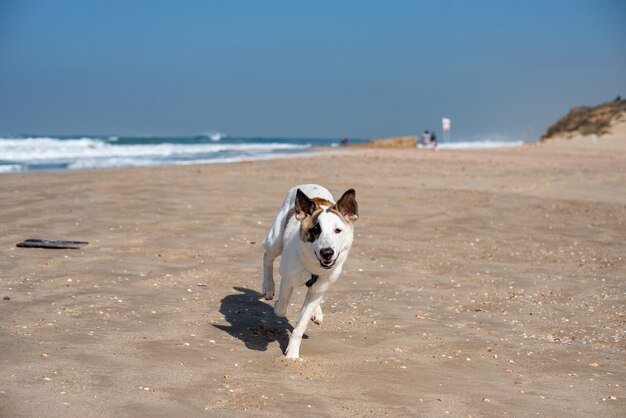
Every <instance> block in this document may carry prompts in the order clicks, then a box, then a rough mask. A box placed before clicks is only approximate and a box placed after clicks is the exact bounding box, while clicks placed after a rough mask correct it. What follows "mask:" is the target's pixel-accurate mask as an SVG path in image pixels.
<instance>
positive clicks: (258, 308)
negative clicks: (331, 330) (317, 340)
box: [213, 287, 306, 352]
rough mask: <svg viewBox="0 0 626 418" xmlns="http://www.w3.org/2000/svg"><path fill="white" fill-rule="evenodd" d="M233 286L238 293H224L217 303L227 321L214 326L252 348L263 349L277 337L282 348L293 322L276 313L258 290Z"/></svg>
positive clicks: (287, 339) (285, 345)
mask: <svg viewBox="0 0 626 418" xmlns="http://www.w3.org/2000/svg"><path fill="white" fill-rule="evenodd" d="M233 289H235V290H236V291H237V293H234V294H232V295H228V296H226V297H225V298H224V299H222V301H221V305H220V312H221V313H222V315H224V319H226V321H228V322H229V323H230V325H215V324H213V326H214V327H215V328H217V329H220V330H222V331H225V332H227V333H229V334H230V335H232V336H233V337H235V338H238V339H240V340H241V341H242V342H243V343H244V344H245V345H246V347H248V348H249V349H251V350H257V351H265V350H267V346H268V345H269V344H270V343H272V342H274V341H278V343H279V344H280V348H281V350H282V351H283V352H285V350H286V349H287V345H288V344H289V334H288V332H291V331H293V326H291V325H290V324H289V322H288V321H287V319H286V318H281V317H279V316H276V314H275V313H274V307H273V306H271V305H270V304H268V303H266V302H264V301H262V300H260V299H261V294H260V293H259V292H256V291H254V290H251V289H246V288H243V287H234V288H233ZM305 338H306V337H305Z"/></svg>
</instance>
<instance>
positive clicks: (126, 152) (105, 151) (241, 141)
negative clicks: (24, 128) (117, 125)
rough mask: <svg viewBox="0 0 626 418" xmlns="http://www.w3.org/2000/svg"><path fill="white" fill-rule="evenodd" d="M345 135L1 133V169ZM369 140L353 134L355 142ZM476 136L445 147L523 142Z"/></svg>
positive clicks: (241, 155)
mask: <svg viewBox="0 0 626 418" xmlns="http://www.w3.org/2000/svg"><path fill="white" fill-rule="evenodd" d="M340 142H341V140H340V139H315V138H311V139H296V138H244V137H231V136H227V135H224V134H220V133H213V134H208V135H201V136H181V137H159V136H93V135H76V136H10V135H4V136H0V173H17V172H32V171H65V170H80V169H94V168H113V167H145V166H158V165H184V164H210V163H228V162H237V161H247V160H260V159H269V158H280V157H285V156H290V155H295V154H304V153H311V152H314V148H315V147H322V146H326V147H338V146H339V145H340ZM359 142H366V140H362V139H350V143H359ZM520 144H521V142H491V141H482V142H481V141H478V142H477V141H472V142H455V143H449V144H445V143H444V144H440V148H443V149H445V148H455V149H458V148H476V147H479V148H480V147H483V148H484V147H501V146H512V145H520Z"/></svg>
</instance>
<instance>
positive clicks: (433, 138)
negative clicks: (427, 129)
mask: <svg viewBox="0 0 626 418" xmlns="http://www.w3.org/2000/svg"><path fill="white" fill-rule="evenodd" d="M430 142H431V143H432V144H433V149H437V135H436V134H435V132H434V131H433V133H432V134H430Z"/></svg>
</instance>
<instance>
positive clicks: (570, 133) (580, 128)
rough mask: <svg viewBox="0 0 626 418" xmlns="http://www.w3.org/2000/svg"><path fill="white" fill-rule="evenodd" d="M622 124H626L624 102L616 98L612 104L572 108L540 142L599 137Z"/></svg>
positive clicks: (549, 129) (551, 127) (625, 102)
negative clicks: (579, 137)
mask: <svg viewBox="0 0 626 418" xmlns="http://www.w3.org/2000/svg"><path fill="white" fill-rule="evenodd" d="M623 122H626V100H623V99H621V98H620V97H618V98H617V99H615V100H614V101H612V102H607V103H602V104H599V105H598V106H595V107H588V106H581V107H575V108H573V109H572V110H570V111H569V113H568V114H567V115H565V116H564V117H563V118H561V119H560V120H559V121H557V122H556V123H555V124H553V125H552V126H550V128H548V131H547V132H546V133H545V134H543V136H542V137H541V139H540V141H546V140H549V139H553V138H560V139H568V138H572V137H574V136H587V135H596V136H598V137H601V136H603V135H606V134H609V133H611V128H612V127H613V126H614V125H616V124H620V123H623Z"/></svg>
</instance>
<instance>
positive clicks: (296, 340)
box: [285, 289, 323, 360]
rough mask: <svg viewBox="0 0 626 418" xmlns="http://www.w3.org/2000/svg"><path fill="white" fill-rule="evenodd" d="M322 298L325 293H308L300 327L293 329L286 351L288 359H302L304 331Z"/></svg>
mask: <svg viewBox="0 0 626 418" xmlns="http://www.w3.org/2000/svg"><path fill="white" fill-rule="evenodd" d="M322 296H323V293H318V292H316V291H314V290H313V289H309V291H308V292H307V293H306V297H305V298H304V305H303V306H302V312H301V313H300V319H299V320H298V325H296V327H295V328H294V329H293V332H292V333H291V337H289V345H288V346H287V350H286V351H285V355H286V356H287V358H288V359H293V360H297V359H299V358H300V343H302V336H303V335H304V331H306V327H307V325H308V324H309V319H310V318H311V315H313V312H315V310H316V309H317V307H318V306H319V304H320V302H321V301H322Z"/></svg>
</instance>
